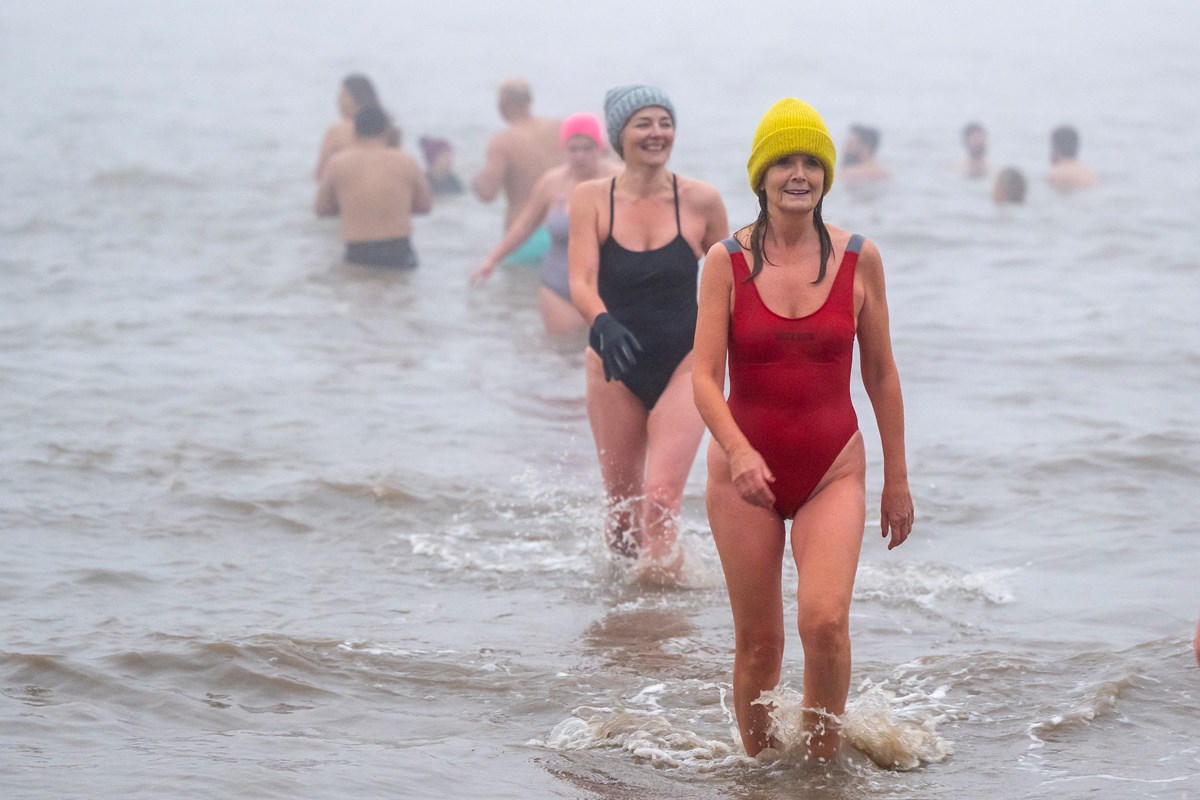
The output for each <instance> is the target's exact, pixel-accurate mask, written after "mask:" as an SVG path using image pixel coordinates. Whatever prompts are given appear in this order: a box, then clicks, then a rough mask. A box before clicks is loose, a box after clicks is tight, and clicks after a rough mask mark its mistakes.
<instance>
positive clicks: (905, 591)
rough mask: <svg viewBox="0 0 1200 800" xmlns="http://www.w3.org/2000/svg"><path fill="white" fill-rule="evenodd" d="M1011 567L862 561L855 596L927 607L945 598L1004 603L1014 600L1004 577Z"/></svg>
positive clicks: (856, 597)
mask: <svg viewBox="0 0 1200 800" xmlns="http://www.w3.org/2000/svg"><path fill="white" fill-rule="evenodd" d="M1013 572H1014V570H1012V569H990V570H979V571H976V572H968V571H966V570H962V569H959V568H957V567H951V566H948V565H945V564H937V563H928V562H925V563H920V562H907V563H894V564H884V565H878V564H863V565H862V566H861V567H859V570H858V577H857V579H856V581H855V585H854V599H855V600H881V601H886V602H897V601H899V602H908V603H914V604H916V605H919V606H922V607H929V606H932V605H933V604H935V603H936V602H938V601H942V600H945V599H948V598H960V599H964V600H971V601H978V602H984V603H990V604H992V605H1005V604H1007V603H1011V602H1013V599H1014V597H1013V593H1012V590H1011V589H1010V588H1009V587H1008V585H1007V584H1006V583H1005V579H1006V578H1007V577H1008V576H1010V575H1012V574H1013Z"/></svg>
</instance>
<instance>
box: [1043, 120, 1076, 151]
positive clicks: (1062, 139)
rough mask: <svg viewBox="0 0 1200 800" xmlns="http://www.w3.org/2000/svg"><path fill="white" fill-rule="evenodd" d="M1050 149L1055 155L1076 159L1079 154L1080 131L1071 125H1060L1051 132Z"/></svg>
mask: <svg viewBox="0 0 1200 800" xmlns="http://www.w3.org/2000/svg"><path fill="white" fill-rule="evenodd" d="M1050 147H1051V149H1052V150H1053V151H1054V154H1055V155H1060V156H1066V157H1067V158H1075V156H1076V155H1078V153H1079V131H1077V130H1075V128H1074V127H1072V126H1071V125H1059V126H1058V127H1057V128H1055V129H1054V130H1053V131H1051V132H1050Z"/></svg>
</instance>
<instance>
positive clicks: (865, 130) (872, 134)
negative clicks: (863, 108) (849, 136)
mask: <svg viewBox="0 0 1200 800" xmlns="http://www.w3.org/2000/svg"><path fill="white" fill-rule="evenodd" d="M850 132H851V133H853V134H854V135H855V136H857V137H858V140H859V141H860V142H862V143H863V145H864V146H865V147H866V148H867V149H868V150H870V151H871V152H872V153H874V152H875V151H876V150H878V149H879V128H870V127H868V126H866V125H851V126H850Z"/></svg>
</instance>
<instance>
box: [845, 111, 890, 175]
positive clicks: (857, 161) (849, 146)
mask: <svg viewBox="0 0 1200 800" xmlns="http://www.w3.org/2000/svg"><path fill="white" fill-rule="evenodd" d="M878 151H879V129H878V128H871V127H868V126H866V125H851V126H850V135H849V136H848V137H847V138H846V144H845V145H843V146H842V163H841V164H840V165H839V166H838V177H839V178H841V179H842V180H845V181H848V182H850V183H869V182H873V181H886V180H887V179H888V178H890V177H891V174H890V173H889V172H888V171H887V170H886V169H884V168H883V167H881V166H880V165H879V162H878V161H876V159H875V154H876V153H877V152H878Z"/></svg>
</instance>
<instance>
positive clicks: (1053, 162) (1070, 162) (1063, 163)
mask: <svg viewBox="0 0 1200 800" xmlns="http://www.w3.org/2000/svg"><path fill="white" fill-rule="evenodd" d="M1046 180H1047V181H1048V182H1049V183H1050V188H1052V189H1054V190H1055V191H1057V192H1061V193H1064V194H1066V193H1068V192H1074V191H1078V190H1079V189H1090V188H1091V187H1093V186H1096V185H1098V184H1099V183H1100V178H1099V177H1098V176H1097V175H1096V173H1095V171H1094V170H1093V169H1092V168H1091V167H1089V166H1087V165H1086V164H1084V163H1083V162H1081V161H1080V160H1079V131H1077V130H1075V129H1074V128H1073V127H1071V126H1070V125H1060V126H1059V127H1057V128H1055V129H1054V130H1053V132H1051V134H1050V173H1049V174H1048V175H1047V176H1046Z"/></svg>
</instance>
